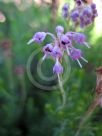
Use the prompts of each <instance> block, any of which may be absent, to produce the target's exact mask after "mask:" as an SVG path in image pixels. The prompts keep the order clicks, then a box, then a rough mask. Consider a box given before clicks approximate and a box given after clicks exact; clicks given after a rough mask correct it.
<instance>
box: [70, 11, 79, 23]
mask: <svg viewBox="0 0 102 136" xmlns="http://www.w3.org/2000/svg"><path fill="white" fill-rule="evenodd" d="M78 17H79V13H78V10H74V11H73V12H72V13H71V19H72V21H74V22H77V21H78Z"/></svg>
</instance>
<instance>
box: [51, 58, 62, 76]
mask: <svg viewBox="0 0 102 136" xmlns="http://www.w3.org/2000/svg"><path fill="white" fill-rule="evenodd" d="M53 72H54V73H56V74H57V75H58V74H62V73H63V67H62V65H61V64H60V62H59V61H58V59H56V63H55V65H54V67H53Z"/></svg>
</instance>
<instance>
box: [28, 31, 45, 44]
mask: <svg viewBox="0 0 102 136" xmlns="http://www.w3.org/2000/svg"><path fill="white" fill-rule="evenodd" d="M45 38H46V33H45V32H37V33H35V35H34V36H33V38H32V39H31V40H30V41H29V42H28V44H31V43H32V42H36V43H42V42H43V41H44V40H45Z"/></svg>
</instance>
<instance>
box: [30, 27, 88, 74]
mask: <svg viewBox="0 0 102 136" xmlns="http://www.w3.org/2000/svg"><path fill="white" fill-rule="evenodd" d="M55 31H56V33H57V35H54V34H52V33H50V32H46V33H45V32H37V33H35V35H34V36H33V38H32V39H31V40H30V41H29V42H28V44H30V43H32V42H36V43H39V44H40V43H42V42H43V41H44V40H45V38H46V35H48V36H50V37H51V38H52V42H51V43H48V44H46V45H45V46H44V47H43V48H42V51H43V53H44V56H43V58H42V60H44V59H45V58H46V57H48V56H51V57H52V58H53V59H54V60H55V61H56V63H55V65H54V68H53V71H54V72H55V73H56V74H60V73H62V72H63V67H62V66H61V64H60V62H59V61H60V60H62V58H63V55H64V52H67V54H68V57H71V58H72V59H73V60H76V61H77V62H78V64H79V65H80V67H82V65H81V63H80V61H79V59H82V60H84V61H85V62H87V60H86V59H84V58H83V57H82V52H81V50H80V49H76V48H74V46H75V45H74V44H75V42H76V43H77V44H83V45H85V46H87V47H88V48H89V46H88V43H87V42H86V36H85V35H84V34H83V33H77V32H67V33H65V34H64V28H63V26H60V25H58V26H57V27H56V29H55Z"/></svg>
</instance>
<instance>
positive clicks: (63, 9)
mask: <svg viewBox="0 0 102 136" xmlns="http://www.w3.org/2000/svg"><path fill="white" fill-rule="evenodd" d="M68 9H69V6H68V3H65V4H64V5H63V7H62V16H63V17H64V18H67V17H68V15H69V13H68Z"/></svg>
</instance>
